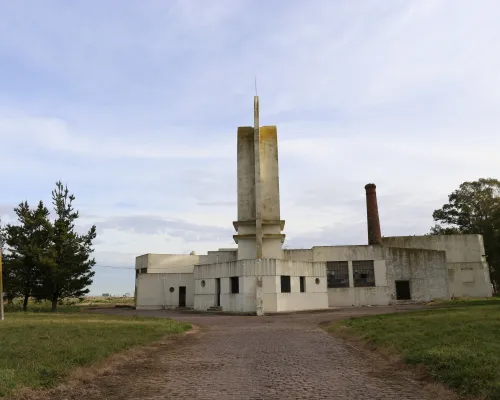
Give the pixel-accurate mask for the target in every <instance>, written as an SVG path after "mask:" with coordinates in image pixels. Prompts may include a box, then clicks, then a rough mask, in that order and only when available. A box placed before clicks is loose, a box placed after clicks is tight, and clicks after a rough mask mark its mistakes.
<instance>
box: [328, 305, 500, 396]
mask: <svg viewBox="0 0 500 400" xmlns="http://www.w3.org/2000/svg"><path fill="white" fill-rule="evenodd" d="M340 326H344V327H347V328H348V330H349V331H351V332H353V333H355V334H356V335H357V336H360V337H361V338H363V339H365V340H367V341H368V342H369V343H372V344H375V345H377V346H383V347H385V348H389V349H392V350H394V351H395V352H397V353H399V354H401V355H402V357H403V360H404V361H405V362H406V363H408V364H423V365H425V366H426V367H427V370H428V371H429V374H430V375H431V376H432V377H433V378H434V379H436V380H439V381H441V382H443V383H445V384H447V385H449V386H450V387H452V388H454V389H456V390H457V391H458V392H459V393H460V394H461V395H464V396H478V397H479V398H484V399H499V398H500V358H499V357H498V355H499V354H500V299H498V298H494V299H488V300H482V301H464V300H462V301H459V302H452V303H450V306H449V307H443V308H439V309H433V310H425V311H417V312H408V313H395V314H387V315H378V316H370V317H363V318H355V319H350V320H347V321H344V322H343V323H341V324H335V325H332V326H331V328H330V329H331V330H333V331H335V330H337V329H339V328H340Z"/></svg>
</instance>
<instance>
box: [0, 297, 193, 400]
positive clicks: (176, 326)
mask: <svg viewBox="0 0 500 400" xmlns="http://www.w3.org/2000/svg"><path fill="white" fill-rule="evenodd" d="M75 309H78V308H77V307H75V306H61V310H60V312H59V313H43V312H38V313H19V312H14V313H7V314H6V319H5V321H3V322H0V397H1V396H5V395H7V394H9V393H11V392H12V391H13V390H15V389H19V388H23V387H30V388H44V387H50V386H53V385H54V384H56V383H57V382H59V381H60V380H61V379H62V378H64V377H65V376H66V375H67V374H68V372H69V371H70V370H71V369H72V368H73V367H76V366H83V365H88V364H91V363H93V362H95V361H98V360H101V359H104V358H106V357H107V356H109V355H111V354H112V353H114V352H117V351H120V350H124V349H127V348H130V347H132V346H136V345H143V344H147V343H150V342H153V341H155V340H157V339H160V338H161V337H162V336H164V335H167V334H176V333H181V332H184V331H186V330H188V329H190V325H189V324H185V323H179V322H176V321H172V320H170V319H166V318H162V319H160V318H159V319H153V318H138V317H118V316H110V315H94V314H87V313H80V312H78V313H77V314H70V313H69V312H71V311H74V310H75ZM39 311H43V310H41V309H40V310H39Z"/></svg>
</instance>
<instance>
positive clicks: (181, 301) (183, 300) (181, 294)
mask: <svg viewBox="0 0 500 400" xmlns="http://www.w3.org/2000/svg"><path fill="white" fill-rule="evenodd" d="M179 307H186V286H179Z"/></svg>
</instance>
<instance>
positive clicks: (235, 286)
mask: <svg viewBox="0 0 500 400" xmlns="http://www.w3.org/2000/svg"><path fill="white" fill-rule="evenodd" d="M229 279H230V280H231V293H239V292H240V278H239V277H238V276H232V277H231V278H229Z"/></svg>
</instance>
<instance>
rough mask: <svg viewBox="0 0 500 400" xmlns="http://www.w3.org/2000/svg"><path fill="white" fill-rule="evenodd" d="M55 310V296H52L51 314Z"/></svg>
mask: <svg viewBox="0 0 500 400" xmlns="http://www.w3.org/2000/svg"><path fill="white" fill-rule="evenodd" d="M56 310H57V296H56V295H54V296H52V312H55V311H56Z"/></svg>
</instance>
